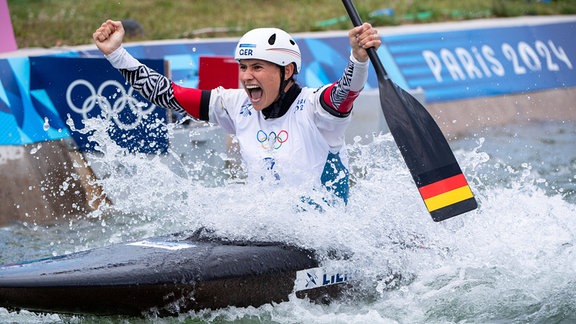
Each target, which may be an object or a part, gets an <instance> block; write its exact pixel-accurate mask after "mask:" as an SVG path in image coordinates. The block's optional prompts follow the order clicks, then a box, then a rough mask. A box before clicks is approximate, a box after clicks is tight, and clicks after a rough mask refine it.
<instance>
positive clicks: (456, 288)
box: [0, 122, 576, 323]
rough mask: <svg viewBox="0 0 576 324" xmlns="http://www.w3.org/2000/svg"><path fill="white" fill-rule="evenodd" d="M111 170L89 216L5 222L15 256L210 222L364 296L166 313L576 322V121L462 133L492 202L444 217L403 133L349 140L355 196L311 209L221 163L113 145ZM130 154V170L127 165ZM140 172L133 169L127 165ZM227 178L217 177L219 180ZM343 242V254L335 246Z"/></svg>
mask: <svg viewBox="0 0 576 324" xmlns="http://www.w3.org/2000/svg"><path fill="white" fill-rule="evenodd" d="M103 141H104V143H102V144H106V145H104V146H103V147H104V148H103V151H104V152H105V154H104V156H102V157H101V160H102V161H101V162H102V163H104V164H106V163H110V165H116V167H115V168H112V167H111V169H110V170H111V171H110V175H109V177H107V178H106V179H104V180H103V181H102V185H103V186H104V189H105V190H107V191H108V192H111V191H113V192H116V193H121V195H122V197H123V199H121V200H119V201H117V202H115V204H114V206H112V207H108V208H103V209H101V210H98V211H96V212H93V213H91V214H89V215H85V216H84V217H81V218H80V219H61V220H60V221H59V222H58V223H57V224H55V225H50V226H46V225H40V224H34V223H22V224H16V225H13V226H10V227H5V228H2V229H0V242H1V243H0V244H2V246H3V247H4V248H3V249H2V254H1V255H0V262H1V263H8V262H15V261H21V260H27V259H32V258H40V257H46V256H50V255H60V254H64V253H69V252H75V251H80V250H85V249H88V248H93V247H97V246H105V245H108V244H112V243H118V242H123V241H127V240H134V239H140V238H144V237H150V236H154V235H160V234H166V233H172V232H178V231H181V230H182V229H183V228H188V229H195V228H200V227H202V226H205V227H209V228H211V229H214V230H215V231H216V234H217V235H221V236H226V237H229V238H234V239H255V240H274V241H278V240H280V241H284V242H288V243H291V244H297V245H299V246H303V247H307V248H313V249H316V250H317V251H319V254H320V255H328V254H329V253H332V254H334V251H337V254H338V252H340V253H341V254H342V255H347V256H348V259H346V260H340V261H335V260H332V259H328V258H326V259H325V260H324V261H323V262H324V264H327V265H329V264H330V263H337V266H341V267H345V268H347V269H349V271H350V272H351V273H353V274H354V278H355V279H357V282H356V284H357V288H356V289H355V291H354V293H353V294H351V296H350V298H345V299H343V300H337V301H333V302H332V303H331V304H329V305H318V304H313V303H310V302H308V301H307V300H300V299H297V298H291V299H290V300H289V301H287V302H284V303H280V304H275V305H264V306H261V307H258V308H253V307H250V308H235V307H230V308H226V309H221V310H216V311H201V312H192V313H188V314H182V315H181V316H179V317H174V318H164V319H157V318H156V319H151V320H153V321H155V322H162V323H175V322H184V323H201V322H212V321H215V322H219V323H230V322H242V323H270V322H272V323H423V322H429V323H472V322H474V323H477V322H482V323H574V322H576V275H575V274H576V273H575V271H576V270H575V269H576V122H539V123H536V122H533V123H528V124H519V125H509V126H502V127H493V128H488V129H484V130H482V131H479V132H478V133H475V134H470V135H469V136H467V137H465V138H462V139H459V140H456V141H453V142H451V143H450V144H451V146H452V148H453V150H454V152H455V155H456V157H457V159H458V161H459V162H460V165H461V167H462V169H463V171H464V173H465V175H466V177H467V178H468V180H469V183H470V185H471V187H472V190H473V192H474V194H475V195H476V198H477V200H478V202H479V208H478V209H477V210H475V211H473V212H469V213H467V214H464V215H460V216H457V217H455V218H452V219H450V220H447V221H444V222H441V223H435V222H433V221H432V219H431V218H430V216H429V215H428V214H427V212H426V210H425V207H424V205H423V202H422V200H421V199H420V198H419V195H418V192H417V190H416V187H415V186H414V184H413V182H412V180H411V177H410V175H409V173H408V171H407V169H406V167H405V165H404V164H403V162H402V159H401V158H400V155H399V153H398V151H397V149H396V146H395V144H394V142H393V140H392V138H391V136H390V134H381V135H378V136H373V137H372V136H370V138H363V139H362V140H358V141H357V142H356V143H351V144H350V145H349V151H350V153H351V157H352V158H351V166H352V181H353V187H352V188H351V196H350V201H349V205H348V206H346V207H343V206H339V207H338V206H337V207H334V208H329V209H327V210H326V211H325V212H323V213H320V212H317V211H306V212H302V211H297V210H296V208H294V206H295V204H297V201H298V197H299V192H298V190H294V189H288V188H287V189H284V190H278V191H268V190H265V189H263V188H262V187H261V186H260V187H258V186H251V185H245V184H240V183H238V182H239V181H238V180H235V179H230V178H225V175H226V174H227V172H219V173H215V174H214V177H216V178H218V179H217V181H203V180H202V179H201V177H198V176H197V173H198V172H201V169H202V168H203V166H202V165H197V166H195V167H187V169H186V170H185V171H186V172H185V173H184V175H183V174H182V172H176V173H175V172H173V170H172V169H171V168H170V167H168V166H167V165H166V163H164V162H162V161H160V159H157V158H153V159H150V158H145V157H142V156H135V155H126V154H122V153H119V151H118V150H117V148H115V147H114V145H111V143H109V142H106V141H107V140H106V139H105V137H104V140H103ZM118 164H121V165H122V170H123V171H122V172H120V171H118V172H116V171H114V170H116V169H118V168H117V165H118ZM126 170H128V172H127V171H126ZM212 180H213V179H212ZM329 251H331V252H329ZM100 321H106V322H109V323H116V322H117V323H129V322H140V321H142V320H141V319H136V318H129V317H105V318H100V317H90V316H89V317H83V316H70V315H58V314H44V315H38V314H34V313H29V312H26V311H22V312H20V313H14V312H9V311H7V310H5V309H2V308H0V322H36V323H43V322H46V323H60V322H72V323H74V322H100Z"/></svg>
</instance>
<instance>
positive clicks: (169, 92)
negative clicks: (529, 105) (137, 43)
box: [106, 47, 210, 120]
mask: <svg viewBox="0 0 576 324" xmlns="http://www.w3.org/2000/svg"><path fill="white" fill-rule="evenodd" d="M106 58H107V59H108V60H109V61H110V63H111V64H112V66H114V67H115V68H117V69H118V70H119V71H120V73H122V75H123V76H124V78H126V81H128V82H129V83H130V85H132V87H133V88H134V89H135V90H136V91H138V92H139V93H140V94H142V96H143V97H144V98H146V99H148V100H149V101H150V102H151V103H153V104H155V105H157V106H160V107H164V108H168V109H171V110H174V111H177V112H179V113H184V114H189V115H190V116H192V117H194V118H196V119H202V120H208V113H207V111H208V102H209V98H210V91H202V90H199V89H194V88H184V87H181V86H178V85H177V84H175V83H174V82H172V81H171V80H170V79H168V78H167V77H166V76H164V75H162V74H160V73H158V72H156V71H154V70H153V69H151V68H149V67H147V66H146V65H144V64H141V63H140V62H139V61H138V60H136V59H135V58H134V57H132V56H131V55H130V54H128V52H127V51H126V50H125V49H124V48H123V47H120V48H119V49H117V50H116V51H114V52H113V53H111V54H110V55H108V56H106Z"/></svg>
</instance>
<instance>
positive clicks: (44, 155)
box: [0, 141, 106, 226]
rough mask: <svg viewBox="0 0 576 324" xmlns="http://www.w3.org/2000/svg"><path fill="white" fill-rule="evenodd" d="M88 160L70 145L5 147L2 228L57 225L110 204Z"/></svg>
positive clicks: (0, 155) (0, 158)
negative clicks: (9, 226)
mask: <svg viewBox="0 0 576 324" xmlns="http://www.w3.org/2000/svg"><path fill="white" fill-rule="evenodd" d="M93 180H94V178H93V175H92V173H91V171H90V168H88V167H87V166H86V164H85V162H84V160H83V158H82V155H81V154H80V153H78V152H77V151H75V150H71V149H69V146H68V144H67V143H65V142H64V141H50V142H42V143H36V144H31V145H23V146H0V184H1V185H0V201H1V202H2V203H1V204H0V226H4V225H7V224H11V223H14V222H27V223H29V224H33V223H38V224H41V223H52V222H55V221H61V220H65V219H67V218H69V217H75V216H77V215H81V214H86V213H87V212H88V211H90V210H93V209H94V208H97V207H98V206H99V204H101V203H103V202H105V201H106V199H105V196H104V195H103V193H102V191H101V190H100V187H99V186H98V185H96V184H95V183H94V182H93Z"/></svg>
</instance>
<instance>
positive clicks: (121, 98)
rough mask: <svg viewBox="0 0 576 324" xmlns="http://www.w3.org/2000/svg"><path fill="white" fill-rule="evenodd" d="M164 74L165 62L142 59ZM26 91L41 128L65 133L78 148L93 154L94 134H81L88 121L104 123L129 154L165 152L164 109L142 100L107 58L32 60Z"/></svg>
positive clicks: (47, 58)
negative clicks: (36, 112)
mask: <svg viewBox="0 0 576 324" xmlns="http://www.w3.org/2000/svg"><path fill="white" fill-rule="evenodd" d="M142 62H143V63H145V64H147V65H148V66H150V67H151V68H153V69H155V70H156V71H158V72H160V73H164V61H163V60H142ZM30 92H31V94H32V97H33V98H35V103H34V107H36V110H40V115H42V116H45V117H44V126H45V127H44V129H45V130H46V128H53V129H57V130H64V129H67V128H70V127H68V126H69V125H67V124H69V123H71V122H72V123H73V127H71V128H72V129H76V130H80V131H71V132H70V135H71V136H72V137H73V138H74V140H75V142H76V144H77V145H78V147H79V148H80V149H81V150H94V148H95V143H94V142H93V141H91V140H90V135H92V134H93V133H94V130H88V131H82V130H83V129H84V128H85V124H84V122H85V121H86V120H88V119H91V118H99V119H103V120H105V121H106V122H107V123H106V126H107V128H106V131H107V132H108V134H109V135H110V137H111V138H112V139H113V140H114V141H115V142H116V143H117V144H118V145H120V146H121V147H124V148H127V149H128V150H129V151H130V152H140V153H165V152H166V151H167V149H168V137H167V130H166V127H164V126H163V125H165V123H166V114H167V111H166V109H163V108H159V107H156V106H154V105H153V104H151V103H150V102H148V101H147V100H145V99H144V98H142V97H141V96H140V94H138V93H137V92H136V91H134V89H133V88H132V87H130V86H129V85H128V84H127V83H126V81H125V80H124V78H123V77H122V75H121V74H120V73H119V72H118V71H117V70H116V69H114V68H112V66H111V65H110V63H109V62H108V61H107V60H105V59H96V58H78V57H41V56H40V57H31V58H30Z"/></svg>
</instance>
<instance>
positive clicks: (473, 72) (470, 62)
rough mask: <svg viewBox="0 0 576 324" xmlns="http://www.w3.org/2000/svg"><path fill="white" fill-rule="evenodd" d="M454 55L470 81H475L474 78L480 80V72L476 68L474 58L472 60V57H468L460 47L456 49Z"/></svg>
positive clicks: (465, 51) (466, 52)
mask: <svg viewBox="0 0 576 324" xmlns="http://www.w3.org/2000/svg"><path fill="white" fill-rule="evenodd" d="M456 55H457V56H458V59H459V60H460V63H461V64H462V67H464V70H465V71H466V73H467V74H468V77H469V78H470V79H476V77H478V78H482V72H481V71H480V70H479V69H478V67H476V64H475V63H474V58H472V55H470V53H469V52H468V51H467V50H466V49H464V48H462V47H458V48H456Z"/></svg>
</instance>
